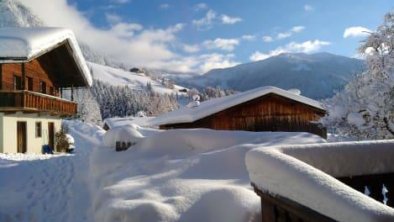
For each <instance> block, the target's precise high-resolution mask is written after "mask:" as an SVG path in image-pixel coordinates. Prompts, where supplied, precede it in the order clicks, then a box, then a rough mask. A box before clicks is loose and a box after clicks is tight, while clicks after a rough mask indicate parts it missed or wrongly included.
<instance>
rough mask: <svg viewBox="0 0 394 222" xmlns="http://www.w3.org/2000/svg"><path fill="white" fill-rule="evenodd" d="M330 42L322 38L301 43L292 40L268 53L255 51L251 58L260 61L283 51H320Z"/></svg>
mask: <svg viewBox="0 0 394 222" xmlns="http://www.w3.org/2000/svg"><path fill="white" fill-rule="evenodd" d="M330 44H331V43H330V42H327V41H320V40H309V41H305V42H301V43H297V42H290V43H289V44H287V45H285V46H281V47H278V48H276V49H274V50H271V51H269V52H267V53H262V52H259V51H256V52H254V53H253V54H252V55H251V56H250V57H249V59H250V60H251V61H258V60H263V59H266V58H269V57H272V56H277V55H279V54H281V53H290V52H292V53H295V52H302V53H312V52H316V51H319V50H320V49H321V48H322V47H324V46H328V45H330Z"/></svg>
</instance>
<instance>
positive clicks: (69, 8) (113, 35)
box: [21, 0, 183, 69]
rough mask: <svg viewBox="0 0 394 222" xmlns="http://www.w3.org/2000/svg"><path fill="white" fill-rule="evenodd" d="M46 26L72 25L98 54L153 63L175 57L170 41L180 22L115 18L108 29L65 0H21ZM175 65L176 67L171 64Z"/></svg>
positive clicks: (148, 63) (172, 40)
mask: <svg viewBox="0 0 394 222" xmlns="http://www.w3.org/2000/svg"><path fill="white" fill-rule="evenodd" d="M21 2H22V3H24V4H25V5H26V6H28V7H30V8H31V9H32V11H33V13H34V14H36V15H39V16H40V18H42V19H43V21H44V22H45V23H46V25H48V26H57V27H67V28H70V29H72V30H73V31H74V32H75V34H76V36H77V38H78V40H79V41H82V42H84V43H86V44H88V45H89V46H90V47H91V48H92V49H94V50H95V51H97V52H98V53H100V54H103V55H107V56H108V57H111V58H113V59H115V60H118V61H120V62H125V63H126V64H133V65H143V66H146V67H152V68H160V67H154V66H155V65H156V64H159V63H161V62H163V61H168V60H171V59H175V58H177V54H175V53H174V52H173V51H172V50H171V45H172V44H174V42H176V41H177V39H176V34H177V33H178V32H179V31H181V30H182V28H183V25H182V24H176V25H173V26H170V27H167V28H159V29H154V28H150V29H143V27H142V26H141V25H139V24H134V23H122V22H118V23H115V24H112V26H111V28H110V29H100V28H97V27H95V26H94V25H92V24H91V23H90V22H89V20H88V19H87V18H86V17H84V14H83V13H81V12H79V11H78V10H77V9H76V7H75V6H73V5H69V4H68V3H67V0H21ZM174 69H176V67H175V68H174Z"/></svg>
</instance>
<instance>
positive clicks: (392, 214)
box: [246, 140, 394, 222]
mask: <svg viewBox="0 0 394 222" xmlns="http://www.w3.org/2000/svg"><path fill="white" fill-rule="evenodd" d="M393 161H394V141H393V140H388V141H366V142H341V143H326V144H310V145H293V146H278V147H269V148H267V147H265V148H259V149H254V150H251V151H249V152H248V153H247V155H246V165H247V168H248V171H249V176H250V179H251V181H252V185H253V186H254V188H255V191H256V192H257V193H258V195H259V196H260V197H261V200H262V215H263V221H278V220H279V221H299V220H301V221H346V222H348V221H349V222H351V221H357V222H371V221H382V222H384V221H394V209H393V208H391V207H392V206H393V200H394V195H393V193H394V162H393ZM346 184H347V185H346ZM383 185H384V187H383ZM366 188H368V190H367V189H366ZM359 191H361V192H359ZM365 191H366V192H365ZM382 191H386V192H387V191H388V192H387V193H385V194H384V195H383V194H382ZM364 192H365V193H367V194H368V193H369V195H370V197H368V196H367V195H365V194H364ZM372 198H374V199H375V200H374V199H372ZM385 203H386V204H388V205H389V206H387V205H385ZM390 206H391V207H390Z"/></svg>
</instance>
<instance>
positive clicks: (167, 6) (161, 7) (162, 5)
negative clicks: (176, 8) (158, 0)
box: [159, 3, 170, 9]
mask: <svg viewBox="0 0 394 222" xmlns="http://www.w3.org/2000/svg"><path fill="white" fill-rule="evenodd" d="M159 8H160V9H168V8H170V4H167V3H163V4H161V5H159Z"/></svg>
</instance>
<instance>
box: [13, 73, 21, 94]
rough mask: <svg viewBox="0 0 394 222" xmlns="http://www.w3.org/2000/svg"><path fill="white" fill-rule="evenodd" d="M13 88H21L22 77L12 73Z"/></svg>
mask: <svg viewBox="0 0 394 222" xmlns="http://www.w3.org/2000/svg"><path fill="white" fill-rule="evenodd" d="M13 84H14V90H22V77H20V76H17V75H14V82H13Z"/></svg>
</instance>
